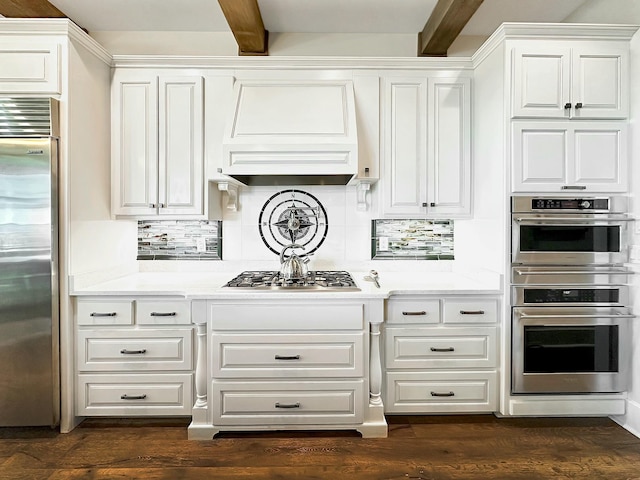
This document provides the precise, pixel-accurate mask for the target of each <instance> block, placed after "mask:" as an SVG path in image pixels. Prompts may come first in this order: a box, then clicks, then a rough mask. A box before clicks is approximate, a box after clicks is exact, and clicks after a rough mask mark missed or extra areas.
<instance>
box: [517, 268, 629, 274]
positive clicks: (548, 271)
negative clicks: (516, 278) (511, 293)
mask: <svg viewBox="0 0 640 480" xmlns="http://www.w3.org/2000/svg"><path fill="white" fill-rule="evenodd" d="M515 272H516V273H517V274H518V275H584V274H585V273H587V274H601V275H634V274H635V273H636V272H632V271H631V270H536V271H531V272H530V271H528V270H518V269H516V270H515Z"/></svg>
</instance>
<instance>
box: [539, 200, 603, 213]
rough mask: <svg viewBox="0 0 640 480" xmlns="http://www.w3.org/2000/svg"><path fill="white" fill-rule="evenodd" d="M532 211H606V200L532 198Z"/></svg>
mask: <svg viewBox="0 0 640 480" xmlns="http://www.w3.org/2000/svg"><path fill="white" fill-rule="evenodd" d="M531 209H532V210H608V209H609V199H608V198H532V199H531Z"/></svg>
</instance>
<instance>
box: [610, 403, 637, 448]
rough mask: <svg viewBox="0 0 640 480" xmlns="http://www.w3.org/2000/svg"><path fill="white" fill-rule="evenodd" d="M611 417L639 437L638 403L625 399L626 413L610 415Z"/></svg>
mask: <svg viewBox="0 0 640 480" xmlns="http://www.w3.org/2000/svg"><path fill="white" fill-rule="evenodd" d="M611 419H612V420H613V421H614V422H616V423H618V424H619V425H620V426H622V427H623V428H625V429H626V430H628V431H629V432H631V433H633V434H634V435H635V436H636V437H638V438H640V403H638V402H635V401H633V400H629V399H627V409H626V413H625V414H624V415H615V416H612V417H611Z"/></svg>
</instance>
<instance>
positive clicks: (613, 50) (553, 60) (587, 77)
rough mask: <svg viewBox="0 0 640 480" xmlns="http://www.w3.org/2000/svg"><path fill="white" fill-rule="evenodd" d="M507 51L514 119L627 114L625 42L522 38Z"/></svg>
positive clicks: (611, 116)
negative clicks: (525, 41)
mask: <svg viewBox="0 0 640 480" xmlns="http://www.w3.org/2000/svg"><path fill="white" fill-rule="evenodd" d="M512 53H513V110H512V116H513V117H514V118H518V117H521V118H526V117H539V118H542V117H544V118H562V119H578V118H583V119H623V118H627V117H628V116H629V47H628V43H626V42H624V43H622V44H621V42H593V41H589V42H588V41H564V42H557V41H553V42H551V41H546V42H527V44H523V45H522V46H517V47H515V48H514V49H513V52H512Z"/></svg>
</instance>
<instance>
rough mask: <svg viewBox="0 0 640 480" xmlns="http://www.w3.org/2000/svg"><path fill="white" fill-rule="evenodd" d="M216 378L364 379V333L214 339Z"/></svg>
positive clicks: (228, 336) (215, 337)
mask: <svg viewBox="0 0 640 480" xmlns="http://www.w3.org/2000/svg"><path fill="white" fill-rule="evenodd" d="M211 342H212V343H211V345H212V351H213V356H212V358H213V365H212V369H213V376H214V377H224V378H232V377H361V376H362V375H363V374H364V333H362V332H361V333H344V334H313V335H309V334H289V335H276V334H263V335H259V336H256V335H255V334H226V333H223V334H222V333H214V334H213V335H212V336H211Z"/></svg>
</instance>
